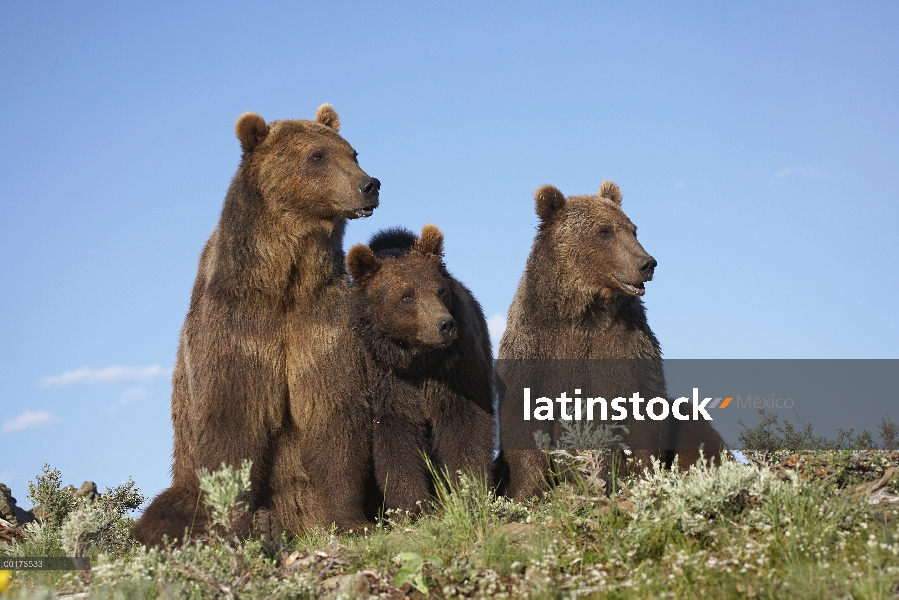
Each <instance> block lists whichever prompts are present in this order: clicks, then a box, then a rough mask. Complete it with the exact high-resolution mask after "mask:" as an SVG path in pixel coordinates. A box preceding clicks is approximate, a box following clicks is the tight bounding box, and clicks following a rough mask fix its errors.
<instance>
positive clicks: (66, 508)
mask: <svg viewBox="0 0 899 600" xmlns="http://www.w3.org/2000/svg"><path fill="white" fill-rule="evenodd" d="M41 471H42V472H43V475H38V476H37V477H36V478H35V479H36V481H37V483H32V482H30V481H29V482H28V498H29V499H30V500H31V503H32V505H35V506H37V505H41V506H42V507H43V508H44V512H45V514H46V515H47V518H46V521H47V522H48V523H49V524H50V525H51V526H52V527H57V528H58V527H60V526H61V525H62V523H63V521H65V519H66V517H68V516H69V513H70V512H72V511H73V510H75V507H76V506H77V505H78V499H77V498H76V497H75V495H74V494H70V493H69V492H68V491H65V490H63V489H61V488H60V479H61V474H60V472H59V469H51V468H50V465H48V464H44V466H43V467H42V468H41Z"/></svg>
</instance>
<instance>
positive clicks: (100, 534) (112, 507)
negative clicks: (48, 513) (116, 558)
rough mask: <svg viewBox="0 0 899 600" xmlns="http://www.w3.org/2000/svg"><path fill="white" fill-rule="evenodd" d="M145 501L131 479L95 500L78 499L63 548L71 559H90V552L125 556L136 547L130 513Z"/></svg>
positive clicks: (67, 523) (62, 533)
mask: <svg viewBox="0 0 899 600" xmlns="http://www.w3.org/2000/svg"><path fill="white" fill-rule="evenodd" d="M145 500H146V497H144V495H143V494H141V491H140V489H139V488H137V487H136V486H135V485H134V481H132V480H131V479H130V478H129V479H128V481H127V482H126V483H124V484H122V485H120V486H118V487H115V488H112V489H110V488H106V491H105V492H104V493H103V494H100V495H98V496H96V497H94V498H80V499H78V501H77V506H76V508H75V509H74V510H73V511H72V512H71V513H69V516H68V517H67V518H66V520H65V521H64V522H63V524H62V527H61V528H60V538H61V543H62V547H63V549H64V550H65V551H66V553H67V554H68V555H69V556H87V555H88V553H89V552H94V553H96V552H107V553H111V554H115V555H122V554H124V553H125V552H126V551H127V549H128V548H130V547H132V546H134V545H135V544H136V542H135V541H134V540H133V539H132V538H131V535H130V533H129V528H130V526H131V519H130V518H128V517H127V515H128V511H130V510H134V509H136V508H138V507H139V506H140V505H141V504H143V503H144V501H145Z"/></svg>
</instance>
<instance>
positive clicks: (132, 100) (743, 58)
mask: <svg viewBox="0 0 899 600" xmlns="http://www.w3.org/2000/svg"><path fill="white" fill-rule="evenodd" d="M897 31H899V5H897V4H896V3H895V2H866V3H832V2H792V3H781V2H757V3H736V2H694V3H680V4H673V3H661V2H658V3H628V4H627V6H626V7H625V5H623V4H621V3H601V2H573V3H567V4H565V5H560V4H559V3H549V2H547V3H520V2H517V3H511V2H509V3H502V2H497V3H475V2H471V3H454V4H452V5H448V4H444V5H438V4H436V3H418V2H415V3H413V2H409V3H369V5H361V3H360V4H358V5H357V4H354V3H341V2H334V3H321V2H317V3H311V2H310V3H299V2H297V3H284V4H267V3H255V4H253V5H252V6H251V5H249V4H236V3H228V2H206V3H204V2H192V3H188V4H184V3H164V2H159V3H144V4H136V3H126V4H123V3H77V4H73V3H68V4H63V3H47V2H34V3H21V2H20V3H13V2H7V3H3V4H2V5H0V53H2V60H0V78H2V81H3V85H2V86H0V126H2V131H3V134H4V135H3V136H2V138H0V185H2V187H0V203H2V204H0V209H2V212H0V214H2V217H0V281H2V290H3V294H0V315H2V317H0V340H2V344H0V408H2V416H0V481H2V482H4V483H6V484H7V485H10V486H11V487H12V489H13V493H14V495H15V496H16V497H17V498H18V499H19V502H20V504H23V505H25V506H28V505H29V503H28V501H27V499H26V482H27V481H28V480H29V479H33V478H34V476H35V475H36V474H37V473H39V471H40V468H41V465H43V464H44V463H45V462H47V463H50V464H51V465H52V466H54V467H56V468H59V469H61V470H62V472H63V478H64V481H65V482H67V483H74V484H76V485H78V484H80V482H81V481H83V480H85V479H92V480H94V481H96V482H97V483H98V484H99V486H100V487H101V488H103V487H105V486H110V487H111V486H115V485H117V484H119V483H121V482H122V481H124V480H126V479H127V478H128V477H129V476H132V477H133V478H134V479H135V481H136V482H137V483H138V485H139V486H140V487H142V489H144V491H145V492H147V493H150V494H155V493H156V492H158V491H160V490H161V489H162V488H163V487H165V486H166V484H167V483H168V469H169V461H170V452H171V425H170V421H169V394H170V385H169V375H170V372H171V368H172V366H173V364H174V359H175V351H176V348H177V339H178V332H179V329H180V327H181V324H182V321H183V318H184V314H185V312H186V310H187V305H188V300H189V294H190V288H191V284H192V282H193V278H194V275H195V273H196V262H197V258H198V257H199V253H200V249H201V248H202V246H203V243H204V242H205V240H206V238H207V237H208V235H209V233H210V232H211V231H212V229H213V228H214V227H215V224H216V221H217V219H218V214H219V211H220V209H221V203H222V199H223V197H224V193H225V190H226V189H227V187H228V184H229V182H230V178H231V176H232V175H233V173H234V171H235V169H236V167H237V164H238V161H239V158H240V149H239V144H238V142H237V140H236V138H235V137H234V133H233V125H234V121H235V119H236V118H237V116H238V115H240V114H241V113H242V112H244V111H247V110H252V111H255V112H258V113H259V114H261V115H262V116H263V117H265V118H266V119H268V120H271V119H278V118H311V117H312V116H313V115H314V114H315V109H316V108H317V107H318V105H319V104H321V103H323V102H330V103H332V104H333V105H334V107H335V108H336V109H337V112H338V113H339V114H340V117H341V120H342V122H343V127H342V130H341V133H342V134H343V135H344V136H345V137H346V138H347V140H348V141H349V142H350V143H351V144H352V145H353V146H354V147H355V148H356V150H358V152H359V160H360V164H361V165H362V167H363V168H364V169H365V170H366V171H367V172H368V173H369V174H370V175H372V176H375V177H378V178H379V179H380V180H381V182H382V188H381V207H380V208H379V209H378V210H377V211H376V212H375V214H374V216H373V217H371V218H370V219H367V220H364V221H354V222H351V223H350V224H349V226H348V228H347V236H346V240H345V245H346V247H349V246H350V245H352V244H354V243H356V242H360V241H365V240H367V238H368V237H369V235H370V234H371V233H372V232H374V231H375V230H377V229H379V228H381V227H387V226H393V225H405V226H408V227H410V228H413V229H419V228H420V227H421V226H422V225H423V224H425V223H434V224H436V225H438V226H439V227H441V229H443V231H444V233H445V235H446V261H447V264H448V267H449V269H450V270H451V271H452V272H453V273H454V274H455V275H456V276H457V277H458V278H459V279H460V280H462V281H463V282H465V283H466V284H467V285H468V286H469V287H470V288H471V289H472V290H473V292H474V293H475V295H476V296H477V297H478V299H479V300H480V301H481V303H482V304H483V306H484V309H485V312H486V314H487V315H488V316H489V317H491V318H492V322H493V323H494V324H495V325H497V330H499V329H500V328H501V323H502V318H503V315H504V314H505V312H506V310H507V308H508V306H509V303H510V302H511V299H512V296H513V294H514V292H515V287H516V285H517V283H518V279H519V277H520V275H521V272H522V269H523V266H524V261H525V258H526V257H527V254H528V251H529V249H530V244H531V242H532V239H533V234H534V228H535V225H536V222H537V219H536V216H535V214H534V211H533V200H532V194H533V191H534V190H535V189H536V188H537V187H539V186H540V185H542V184H544V183H552V184H554V185H556V186H557V187H559V188H560V189H561V190H562V191H563V192H564V193H566V194H581V193H592V192H594V191H595V190H596V189H597V187H598V185H599V183H600V181H602V180H603V179H612V180H614V181H616V182H617V183H618V184H619V185H620V186H621V188H622V190H623V192H624V196H625V198H624V209H625V211H626V212H627V213H628V215H629V216H630V217H631V219H632V220H633V221H634V222H635V223H636V224H637V226H638V227H639V229H640V240H641V242H642V243H643V245H644V247H645V248H646V249H647V251H649V252H650V253H651V254H652V255H653V256H654V257H655V258H656V259H657V260H658V261H659V266H658V268H657V270H656V278H655V279H654V280H653V281H652V282H651V283H649V284H648V285H647V294H646V296H645V302H646V305H647V307H648V310H649V320H650V325H651V326H652V327H653V329H654V331H655V332H656V334H657V336H658V337H659V339H660V340H661V343H662V348H663V350H664V352H665V355H666V356H667V357H670V358H899V341H897V339H899V327H897V318H896V317H897V303H896V300H895V298H896V297H897V292H899V289H897V287H899V284H897V281H899V277H897V274H899V273H897V266H896V256H897V254H899V243H897V239H896V233H897V231H899V209H897V200H899V182H897V176H896V173H897V165H899V141H897V140H899V116H897V115H899V36H896V32H897Z"/></svg>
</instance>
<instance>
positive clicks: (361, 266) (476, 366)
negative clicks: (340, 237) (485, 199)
mask: <svg viewBox="0 0 899 600" xmlns="http://www.w3.org/2000/svg"><path fill="white" fill-rule="evenodd" d="M347 266H348V268H349V272H350V275H352V277H353V287H354V296H355V309H354V313H355V316H354V329H355V330H356V332H357V334H358V337H359V339H360V340H361V342H362V346H363V347H364V349H365V353H366V358H367V363H368V368H367V373H368V379H369V391H370V394H371V403H372V410H373V419H374V421H375V426H374V435H373V439H372V459H373V466H374V472H375V477H376V480H377V484H378V488H379V491H380V493H381V494H383V496H382V503H381V506H383V507H384V508H388V509H401V510H407V511H412V512H416V511H417V510H418V509H419V508H420V507H421V504H420V503H423V502H424V501H426V500H427V499H428V497H429V496H430V495H431V494H432V493H433V486H434V481H433V479H432V476H431V474H430V472H429V470H428V467H427V465H426V462H425V460H424V458H423V457H424V456H427V457H428V458H430V459H431V461H432V463H433V465H434V466H435V467H436V468H437V469H439V470H443V469H446V470H447V471H448V472H449V474H450V476H451V477H453V478H455V477H456V472H457V471H458V470H473V471H479V472H481V473H482V474H484V476H485V477H487V479H488V483H489V484H491V485H492V478H491V470H492V458H493V439H494V418H493V414H494V410H493V360H492V356H491V351H490V341H489V335H488V332H487V323H486V320H485V319H484V313H483V311H482V310H481V306H480V305H479V304H478V302H477V300H475V298H474V297H473V296H472V294H471V292H470V291H469V290H468V289H467V288H466V287H465V286H464V285H462V284H461V283H460V282H459V281H458V280H456V279H455V278H454V277H452V276H451V275H450V274H449V273H448V272H447V271H446V268H445V267H444V265H443V234H442V233H441V232H440V230H439V229H437V228H436V227H434V226H433V225H426V226H425V227H424V228H423V229H422V231H421V237H418V238H416V236H415V234H414V233H412V232H411V231H408V230H405V229H388V230H385V231H382V232H379V233H378V234H376V235H375V236H374V237H373V238H372V239H371V240H370V241H369V245H368V246H364V245H362V244H359V245H357V246H354V247H353V248H351V249H350V251H349V253H348V254H347Z"/></svg>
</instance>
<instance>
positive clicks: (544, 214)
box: [534, 185, 565, 221]
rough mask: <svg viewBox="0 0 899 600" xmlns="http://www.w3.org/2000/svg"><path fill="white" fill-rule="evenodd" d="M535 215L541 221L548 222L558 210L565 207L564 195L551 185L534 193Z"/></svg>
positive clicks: (541, 187) (544, 186) (542, 187)
mask: <svg viewBox="0 0 899 600" xmlns="http://www.w3.org/2000/svg"><path fill="white" fill-rule="evenodd" d="M534 201H535V202H536V204H537V215H538V216H539V217H540V220H541V221H548V220H549V218H550V217H552V216H553V214H555V212H556V211H558V210H559V209H560V208H562V207H563V206H565V195H564V194H562V192H560V191H559V188H557V187H555V186H553V185H543V186H540V188H538V189H537V191H536V192H534Z"/></svg>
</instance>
